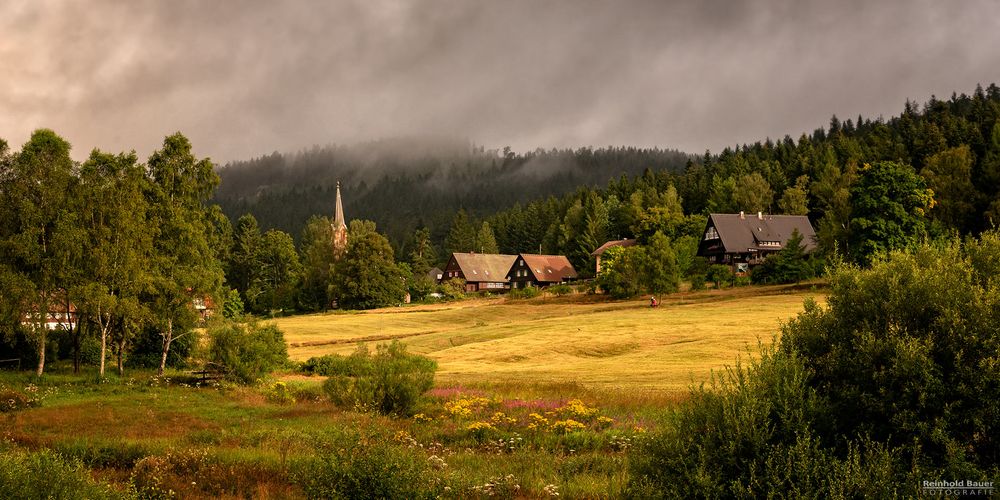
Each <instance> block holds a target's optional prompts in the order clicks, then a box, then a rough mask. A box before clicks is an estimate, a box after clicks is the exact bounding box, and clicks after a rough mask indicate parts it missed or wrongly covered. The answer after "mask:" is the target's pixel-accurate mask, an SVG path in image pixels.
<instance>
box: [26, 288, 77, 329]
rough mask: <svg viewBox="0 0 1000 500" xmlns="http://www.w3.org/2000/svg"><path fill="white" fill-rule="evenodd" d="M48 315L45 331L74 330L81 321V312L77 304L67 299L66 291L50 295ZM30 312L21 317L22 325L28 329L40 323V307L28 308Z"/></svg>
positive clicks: (46, 316)
mask: <svg viewBox="0 0 1000 500" xmlns="http://www.w3.org/2000/svg"><path fill="white" fill-rule="evenodd" d="M48 302H49V303H48V310H49V311H48V314H46V315H45V329H46V330H49V331H52V330H73V329H74V328H76V324H77V321H78V320H79V316H80V314H79V312H78V311H77V309H76V304H74V303H73V302H71V301H70V300H69V298H67V293H66V291H65V290H60V291H58V292H56V293H53V294H52V295H50V298H49V301H48ZM26 309H28V311H26V312H25V313H24V315H23V316H22V317H21V325H23V326H25V327H27V328H34V327H35V326H36V325H38V323H39V321H38V320H39V319H41V318H40V317H39V314H38V312H37V311H38V306H37V305H36V306H33V307H28V308H26Z"/></svg>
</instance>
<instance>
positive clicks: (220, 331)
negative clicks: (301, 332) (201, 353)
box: [208, 321, 288, 384]
mask: <svg viewBox="0 0 1000 500" xmlns="http://www.w3.org/2000/svg"><path fill="white" fill-rule="evenodd" d="M208 336H209V348H208V359H209V361H212V362H213V363H217V364H220V365H222V366H224V367H225V369H226V377H227V378H228V379H229V380H231V381H233V382H237V383H241V384H252V383H255V382H256V381H258V380H260V379H261V378H263V377H265V376H267V375H268V374H269V373H271V372H272V371H274V370H275V369H277V368H279V367H281V366H283V365H285V364H287V363H288V347H287V346H286V345H285V335H284V334H283V333H282V332H281V330H279V329H278V327H277V326H275V325H273V324H260V323H257V322H249V323H237V322H233V321H223V322H220V323H217V324H215V325H213V326H212V327H210V328H209V329H208Z"/></svg>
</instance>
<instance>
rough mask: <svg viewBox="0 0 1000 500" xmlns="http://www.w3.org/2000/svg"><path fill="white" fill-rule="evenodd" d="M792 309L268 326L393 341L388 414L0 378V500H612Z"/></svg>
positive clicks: (229, 392) (345, 340)
mask: <svg viewBox="0 0 1000 500" xmlns="http://www.w3.org/2000/svg"><path fill="white" fill-rule="evenodd" d="M807 297H815V298H817V299H818V300H822V297H823V291H815V290H813V289H812V288H811V287H798V288H796V287H769V288H748V289H735V290H727V291H723V292H698V293H681V294H676V295H674V296H670V297H669V298H667V299H666V300H664V301H663V303H662V305H661V306H660V307H659V308H656V309H651V308H649V307H648V304H647V303H646V302H644V301H626V302H606V301H600V300H599V299H595V298H591V297H587V296H575V297H560V298H549V299H537V300H531V301H510V302H504V301H503V300H497V299H484V300H478V301H469V302H462V303H457V304H447V305H439V306H414V307H404V308H398V309H393V310H379V311H373V312H368V313H336V314H327V315H313V316H302V317H293V318H285V319H281V320H278V321H277V323H278V324H279V325H280V327H281V328H282V329H284V330H285V331H286V332H287V339H288V340H289V341H290V344H292V346H293V347H292V348H291V349H290V351H291V353H292V356H293V358H296V359H299V360H303V359H305V358H308V357H311V356H314V355H319V354H324V353H347V352H350V351H353V350H354V349H355V348H356V341H357V340H359V339H368V341H369V342H371V343H376V342H377V341H383V342H384V341H387V340H389V339H392V338H400V339H401V340H403V341H405V342H406V343H407V344H408V345H409V346H410V349H411V351H412V352H416V353H423V354H427V355H429V356H431V357H433V358H435V359H436V360H437V361H438V363H439V364H440V369H439V371H438V376H437V378H436V381H435V384H434V387H433V388H432V389H431V390H430V391H429V392H428V393H427V394H426V395H425V397H424V398H423V400H422V401H421V402H419V403H418V405H417V407H416V408H414V411H412V412H410V413H407V414H406V415H405V416H404V415H397V416H385V415H380V414H378V413H376V412H374V411H370V410H368V409H366V408H361V407H356V408H344V407H337V406H335V405H333V404H332V403H331V402H330V400H329V398H328V397H327V395H326V394H325V393H324V390H323V387H322V377H308V376H304V375H297V374H295V373H293V372H287V373H284V374H280V373H279V374H277V378H276V379H274V380H271V381H268V382H264V383H262V384H260V385H258V386H255V387H238V386H235V385H230V384H226V383H223V384H209V385H207V386H202V385H201V384H199V383H198V382H197V380H196V379H194V378H192V377H191V375H189V374H188V373H186V372H183V371H174V372H172V373H168V375H167V376H166V377H155V376H154V375H153V374H152V373H150V372H139V371H134V372H131V373H129V374H128V376H127V377H125V378H117V377H115V376H111V377H109V378H108V379H107V380H105V381H104V382H103V383H96V382H97V381H96V380H95V378H94V375H93V374H85V375H72V374H70V373H69V367H67V366H58V365H57V366H53V367H52V371H51V372H50V373H48V374H46V375H45V377H43V378H42V379H37V378H35V377H33V376H31V375H28V374H25V373H10V372H0V399H2V400H4V405H3V408H2V410H3V412H2V413H0V417H2V418H3V420H4V426H3V428H2V431H0V460H2V463H0V469H2V470H0V497H3V496H29V497H31V496H42V497H44V496H46V495H50V494H51V495H53V496H55V497H57V498H58V497H62V498H74V497H76V496H77V495H79V494H83V495H84V496H86V497H89V498H101V497H112V498H114V497H140V498H170V497H180V498H217V497H254V498H302V497H314V498H315V497H330V496H336V495H347V496H348V497H359V496H361V497H364V496H369V497H370V496H375V497H378V496H380V495H382V496H386V497H406V498H434V497H443V498H486V497H494V498H497V497H499V498H515V497H516V498H547V497H555V496H560V497H563V498H614V497H621V496H626V495H627V493H628V492H627V491H626V489H627V487H628V485H629V472H628V471H629V465H628V464H629V461H630V460H631V458H630V457H631V455H630V450H632V449H634V448H635V447H636V446H637V445H638V444H640V443H641V442H643V440H645V439H647V438H646V436H648V435H649V434H650V433H651V432H652V431H656V430H657V429H658V426H659V425H661V424H662V423H663V422H664V418H666V417H667V415H668V413H669V410H670V409H671V408H672V407H673V406H674V403H676V402H677V401H678V400H679V399H683V398H684V397H686V396H685V393H684V392H683V391H682V388H684V387H685V386H688V385H690V384H691V383H692V382H694V383H698V382H702V381H704V380H706V379H707V378H708V377H709V372H710V371H711V370H712V369H716V368H720V367H722V366H723V365H726V364H732V363H733V362H734V361H735V360H736V359H737V357H738V356H740V355H743V356H746V355H747V349H748V348H749V349H750V350H751V351H753V350H755V349H757V339H758V337H760V338H761V340H763V341H765V342H768V341H770V339H771V338H772V335H773V334H774V333H775V332H777V330H778V326H779V323H780V322H781V321H782V320H784V319H788V318H791V317H793V316H794V315H795V314H796V313H797V312H799V311H801V310H802V307H803V305H802V304H803V300H804V299H805V298H807ZM330 342H336V343H330ZM303 343H312V345H302V344H303ZM636 388H642V389H643V390H635V389H636ZM39 478H44V481H41V482H40V480H39ZM387 478H388V479H387ZM332 485H336V488H337V490H336V491H333V490H331V489H330V488H332V487H333V486H332ZM4 488H6V489H4ZM32 488H36V489H37V490H33V489H32ZM53 492H54V493H53ZM80 492H83V493H80ZM36 493H37V494H36ZM557 494H558V495H557Z"/></svg>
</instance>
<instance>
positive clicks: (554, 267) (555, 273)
mask: <svg viewBox="0 0 1000 500" xmlns="http://www.w3.org/2000/svg"><path fill="white" fill-rule="evenodd" d="M520 257H521V258H522V259H524V263H525V264H526V265H527V266H528V268H530V269H531V272H532V274H534V275H535V280H536V281H543V282H552V283H561V282H562V281H563V280H565V279H576V269H573V264H570V263H569V259H567V258H566V257H565V256H563V255H536V254H530V253H522V254H521V255H520Z"/></svg>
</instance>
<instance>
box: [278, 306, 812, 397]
mask: <svg viewBox="0 0 1000 500" xmlns="http://www.w3.org/2000/svg"><path fill="white" fill-rule="evenodd" d="M806 298H813V299H815V300H817V301H820V302H822V300H823V294H822V292H817V291H815V289H814V287H811V286H771V287H752V288H736V289H727V290H722V291H716V290H712V291H701V292H684V293H678V294H673V295H670V296H666V297H664V298H662V300H661V303H660V306H659V307H657V308H651V307H649V301H648V298H646V299H642V300H632V301H619V302H609V301H607V300H606V299H605V298H604V297H601V296H586V295H574V296H564V297H550V298H542V299H532V300H522V301H507V300H505V299H503V298H495V299H479V300H470V301H463V302H454V303H447V304H440V305H414V306H411V307H402V308H392V309H379V310H373V311H365V312H334V313H327V314H313V315H305V316H294V317H289V318H281V319H277V320H275V322H276V323H277V325H278V326H279V328H281V330H282V331H284V332H285V339H286V340H287V341H288V343H289V345H290V347H289V355H290V356H291V357H292V359H295V360H300V361H302V360H306V359H308V358H310V357H313V356H320V355H324V354H347V353H350V352H351V351H353V350H354V349H355V348H356V345H357V344H358V343H361V342H366V343H378V342H385V341H387V340H389V339H399V340H401V341H403V342H405V343H406V344H407V346H409V348H410V350H411V351H412V352H415V353H419V354H424V355H427V356H429V357H431V358H433V359H435V360H436V361H437V362H438V374H437V378H438V380H440V381H441V383H465V384H469V383H486V384H491V383H529V384H530V383H535V382H540V381H541V382H562V383H565V382H569V383H578V384H582V385H585V386H587V387H594V388H601V389H608V390H614V389H619V388H627V389H630V390H632V389H636V388H643V389H650V390H655V391H675V392H676V391H679V392H685V391H686V390H687V388H688V387H690V386H691V384H692V383H699V382H702V381H704V380H707V379H708V378H709V376H710V372H711V370H713V369H719V368H721V367H723V366H724V365H727V364H730V365H731V364H733V363H734V362H735V361H736V360H737V358H738V357H740V356H746V355H747V352H748V351H747V350H748V349H750V350H751V351H752V350H756V348H757V346H758V339H759V340H760V341H761V342H764V343H769V342H771V340H772V339H773V336H774V334H775V333H777V332H778V331H779V330H780V324H781V322H782V321H786V320H788V319H790V318H792V317H794V316H795V315H796V314H798V312H800V311H801V310H802V303H803V300H805V299H806Z"/></svg>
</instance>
